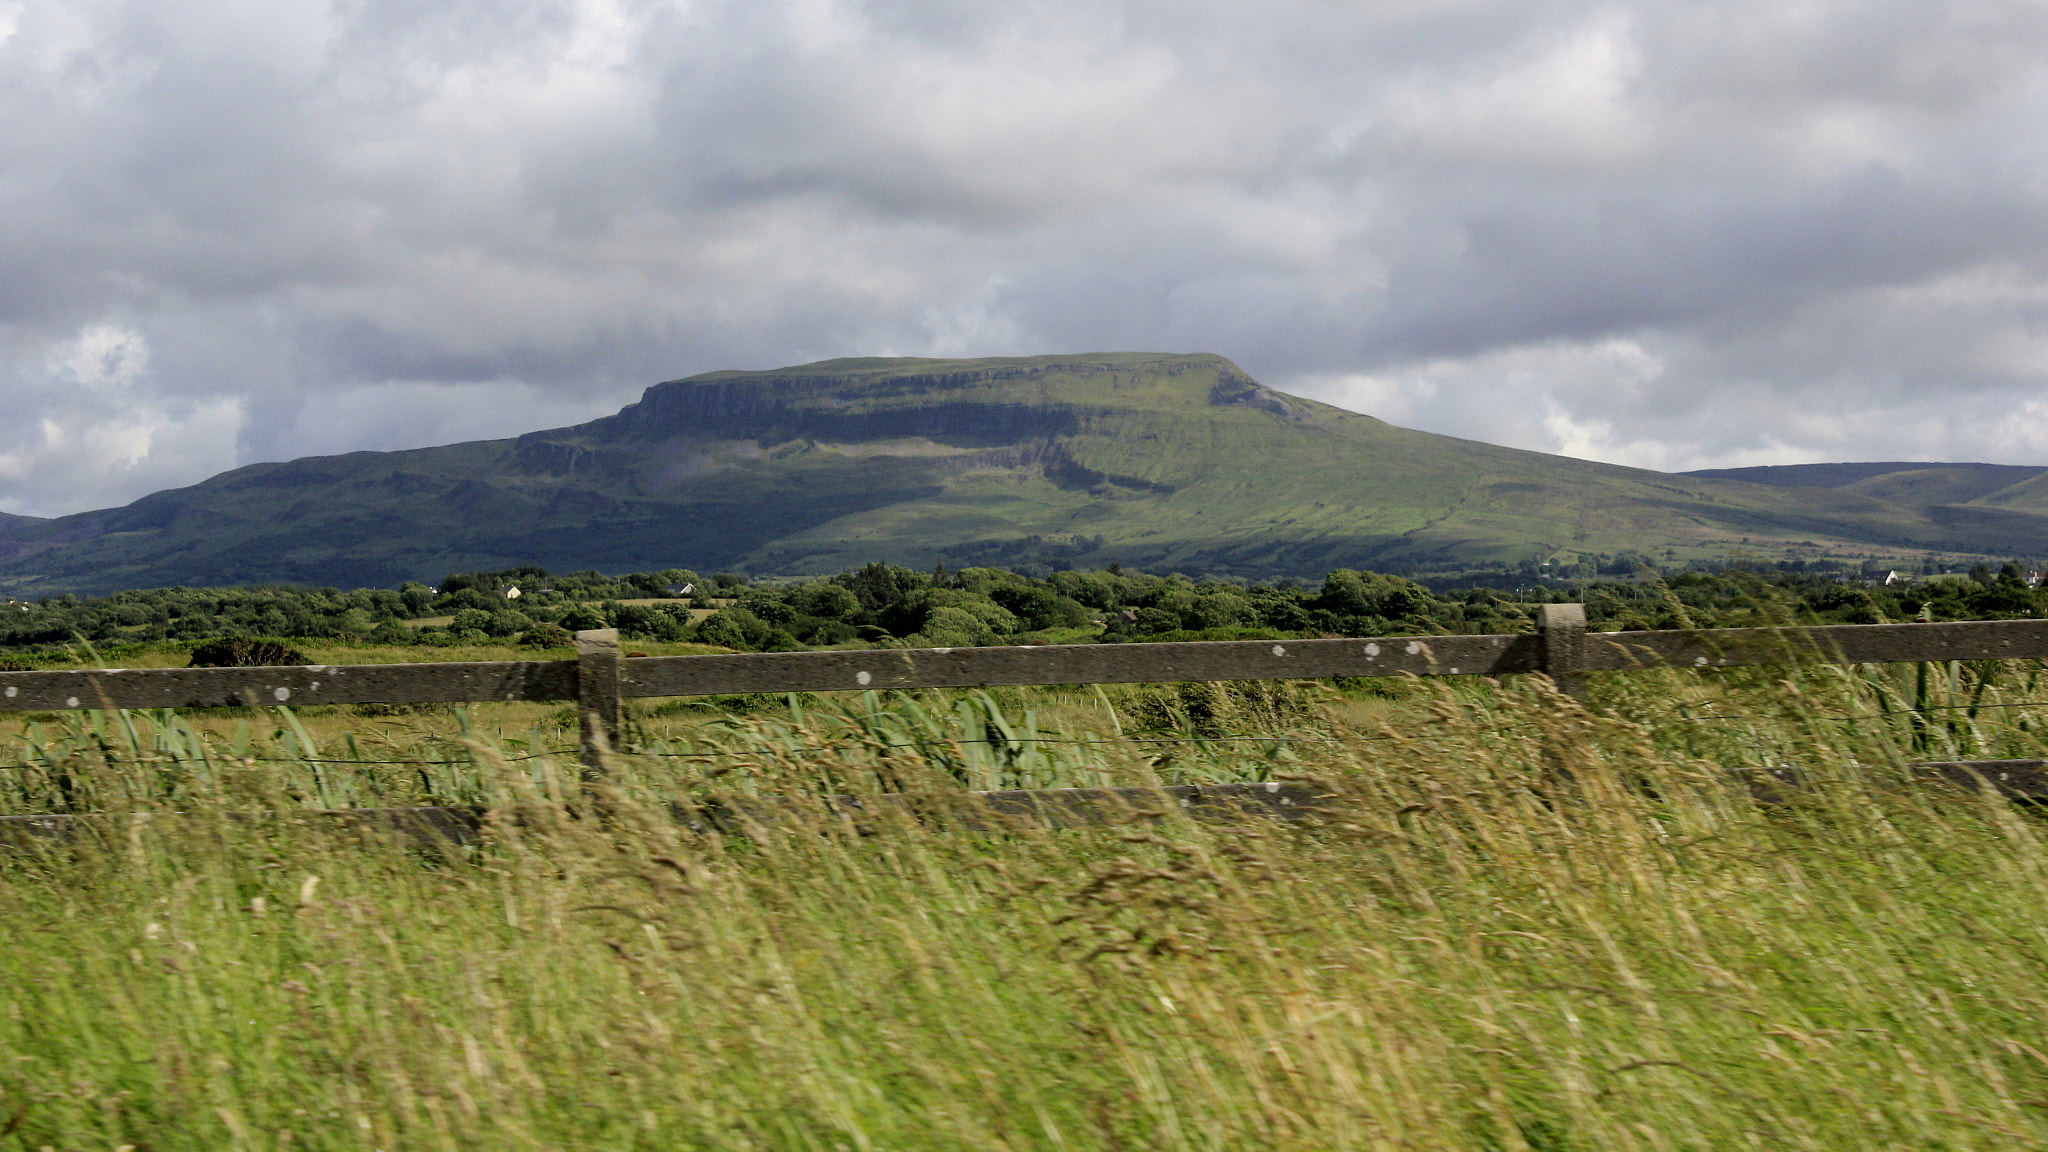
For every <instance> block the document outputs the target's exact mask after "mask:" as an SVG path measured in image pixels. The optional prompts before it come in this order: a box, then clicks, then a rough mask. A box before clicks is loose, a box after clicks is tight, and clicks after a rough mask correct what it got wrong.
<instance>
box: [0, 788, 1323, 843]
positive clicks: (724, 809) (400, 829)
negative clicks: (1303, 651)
mask: <svg viewBox="0 0 2048 1152" xmlns="http://www.w3.org/2000/svg"><path fill="white" fill-rule="evenodd" d="M1329 803H1330V797H1329V796H1327V795H1326V794H1324V793H1322V792H1319V791H1317V790H1316V789H1315V788H1314V787H1312V786H1311V785H1308V784H1304V783H1300V782H1293V781H1289V782H1279V781H1271V782H1259V783H1253V784H1176V785H1171V786H1169V787H1164V788H1047V789H1033V790H1019V791H1008V792H960V793H884V794H877V795H870V796H829V797H824V798H821V799H816V800H811V799H796V798H791V797H781V796H761V797H747V798H737V799H728V800H720V801H712V802H708V803H702V804H681V803H679V804H674V805H671V815H673V816H674V817H675V819H676V821H677V822H678V823H680V824H683V825H684V826H685V827H687V828H689V829H690V830H692V831H695V832H700V833H701V832H721V833H727V834H745V833H746V831H747V830H748V829H749V828H750V827H751V828H773V827H777V826H790V825H793V824H800V823H802V822H803V821H805V820H808V819H815V818H819V817H823V818H828V819H835V820H846V821H849V822H851V823H852V825H853V826H854V829H855V830H856V831H858V832H861V833H864V834H867V833H873V832H877V831H881V830H882V829H883V827H884V825H885V823H886V820H885V819H884V817H886V816H890V815H895V816H902V817H905V818H908V819H910V820H912V821H914V822H916V823H918V824H921V825H924V826H925V827H928V828H931V829H932V830H934V831H954V832H1017V831H1026V830H1031V829H1039V828H1082V827H1088V826H1090V825H1101V824H1122V823H1135V822H1139V821H1145V822H1153V821H1157V820H1160V819H1162V818H1164V817H1165V816H1167V815H1168V814H1170V813H1172V812H1175V811H1178V812H1181V813H1184V814H1186V815H1188V816H1190V817H1193V818H1195V819H1200V820H1230V819H1236V818H1238V817H1241V816H1246V815H1251V816H1261V817H1271V818H1275V819H1281V820H1305V819H1308V818H1310V817H1313V816H1316V815H1318V814H1319V813H1321V812H1323V811H1324V810H1325V807H1326V806H1327V805H1328V804H1329ZM489 816H490V811H489V810H488V809H484V808H476V807H448V808H347V809H342V810H339V811H305V812H273V813H266V814H264V815H263V817H262V818H263V819H266V820H270V819H290V820H313V821H318V822H320V823H323V824H329V825H343V826H353V827H357V828H360V829H362V830H363V831H366V832H370V833H373V834H379V835H389V836H392V837H395V838H396V839H397V840H398V841H399V842H400V843H403V844H406V845H408V846H411V847H417V848H438V847H445V846H448V845H465V844H475V843H478V842H480V841H481V840H482V838H483V830H484V825H485V822H486V819H487V818H489ZM177 818H178V817H176V816H175V815H169V816H166V815H163V814H156V813H151V814H147V815H131V814H120V813H92V814H84V815H75V816H74V815H48V816H0V849H4V848H10V847H11V848H17V849H19V848H26V847H30V846H32V845H37V844H52V843H66V842H71V841H75V840H78V839H80V838H83V837H98V838H100V839H103V840H107V841H109V842H117V841H118V839H119V838H120V837H121V836H123V835H125V834H126V833H127V829H128V826H129V824H130V823H131V822H133V821H135V820H150V821H155V820H161V819H177ZM229 818H230V819H232V820H237V821H244V820H249V819H252V817H246V816H239V815H232V816H230V817H229ZM496 818H497V819H499V820H510V821H513V822H517V821H519V820H520V819H521V818H522V817H521V813H520V811H519V810H518V809H501V810H499V811H498V813H497V816H496Z"/></svg>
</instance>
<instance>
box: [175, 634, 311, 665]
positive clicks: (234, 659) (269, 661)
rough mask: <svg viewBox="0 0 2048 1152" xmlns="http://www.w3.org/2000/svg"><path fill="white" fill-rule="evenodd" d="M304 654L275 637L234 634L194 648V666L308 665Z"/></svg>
mask: <svg viewBox="0 0 2048 1152" xmlns="http://www.w3.org/2000/svg"><path fill="white" fill-rule="evenodd" d="M307 662H308V661H307V660H306V656H305V654H304V653H302V652H300V651H298V650H297V649H294V648H287V647H285V646H284V645H282V644H279V643H278V642H277V641H275V640H252V639H250V638H249V637H246V636H231V637H227V638H225V639H221V640H208V641H207V642H206V643H204V644H201V645H199V646H198V647H197V648H194V649H192V663H191V665H190V666H191V667H193V668H277V667H284V666H286V665H291V664H305V663H307Z"/></svg>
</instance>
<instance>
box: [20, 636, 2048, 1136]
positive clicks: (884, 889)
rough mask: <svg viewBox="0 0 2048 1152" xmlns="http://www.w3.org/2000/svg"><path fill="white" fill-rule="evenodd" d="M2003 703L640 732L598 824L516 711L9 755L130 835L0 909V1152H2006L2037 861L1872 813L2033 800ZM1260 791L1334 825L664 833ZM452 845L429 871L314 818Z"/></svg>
mask: <svg viewBox="0 0 2048 1152" xmlns="http://www.w3.org/2000/svg"><path fill="white" fill-rule="evenodd" d="M2042 678H2043V676H2042V669H2041V668H2040V666H2038V665H2025V664H2018V663H2011V664H2004V665H1986V666H1974V665H1964V666H1953V667H1951V666H1936V667H1931V668H1926V669H1921V668H1915V667H1910V666H1908V667H1901V668H1891V669H1863V670H1858V671H1843V670H1838V669H1831V668H1825V667H1807V668H1782V667H1781V668H1775V669H1771V668H1758V669H1750V670H1745V671H1739V672H1727V673H1718V674H1693V673H1680V672H1649V673H1639V674H1631V675H1627V676H1615V677H1607V678H1601V679H1599V680H1598V682H1597V683H1596V685H1595V687H1594V694H1593V701H1592V708H1591V709H1590V710H1587V709H1583V708H1580V707H1578V706H1575V705H1573V704H1571V703H1569V702H1566V701H1563V700H1561V699H1559V698H1557V697H1555V696H1554V695H1552V694H1551V693H1549V692H1548V691H1547V689H1546V688H1545V686H1544V685H1543V684H1542V683H1540V682H1533V683H1532V682H1510V683H1505V684H1499V685H1494V684H1489V683H1486V682H1483V681H1476V680H1473V681H1456V682H1449V681H1447V682H1442V683H1440V684H1422V683H1416V682H1404V683H1393V684H1388V685H1383V686H1381V687H1379V688H1378V689H1375V690H1372V691H1367V690H1366V689H1365V688H1364V687H1362V686H1356V685H1295V686H1291V687H1288V686H1283V688H1282V690H1280V691H1278V692H1275V691H1271V690H1259V689H1249V688H1244V687H1231V686H1202V687H1194V688H1185V689H1181V688H1157V687H1155V688H1145V687H1130V688H1123V689H1117V690H1114V691H1108V692H1103V693H1100V694H1098V693H1095V692H1092V691H1086V690H1058V691H1055V690H1043V691H1039V690H1033V691H1020V692H1009V693H1002V694H995V695H990V696H976V695H974V694H942V693H924V694H918V695H916V696H902V697H886V696H870V697H859V696H845V697H836V698H829V699H828V698H817V697H813V698H804V699H798V700H795V701H783V702H780V703H779V704H778V703H777V702H774V701H751V702H735V704H736V705H738V706H743V707H744V709H745V710H743V711H741V712H738V713H730V714H721V713H718V712H715V711H711V710H707V709H703V708H677V707H672V706H671V707H667V708H664V707H663V706H662V705H661V704H660V703H659V702H651V701H650V702H641V704H639V705H638V706H637V709H636V710H637V716H636V722H637V724H638V725H639V726H640V730H641V739H642V741H643V746H644V747H645V748H646V749H647V750H648V752H649V753H650V754H648V755H643V756H635V757H627V758H622V759H620V760H618V761H617V762H616V763H614V765H613V766H612V770H611V776H610V777H609V782H608V784H607V785H606V794H605V797H604V799H605V802H606V808H607V811H608V812H609V814H610V819H609V821H608V822H606V823H602V824H600V823H597V822H594V821H591V820H578V819H570V818H567V817H566V816H564V815H563V814H562V811H563V809H562V807H561V805H562V803H563V802H565V801H569V802H573V801H575V800H576V799H577V797H576V791H577V785H576V784H575V779H576V769H575V765H574V763H573V761H572V760H571V759H569V758H567V757H556V756H550V755H548V754H546V753H547V751H548V750H549V749H561V748H564V747H566V744H567V733H566V732H565V731H564V730H563V723H564V722H565V720H566V718H565V717H562V716H559V715H556V714H555V713H554V712H550V711H549V710H547V709H546V708H544V707H541V706H526V707H525V708H524V710H520V709H491V708H479V709H475V710H469V711H462V712H458V711H454V710H448V711H431V710H430V711H421V712H414V713H408V714H398V715H390V714H377V712H376V710H372V709H367V708H362V709H335V710H331V711H326V712H319V713H309V714H304V715H300V714H287V713H284V712H282V711H275V712H273V711H265V712H261V713H253V712H243V713H235V712H220V713H205V714H198V715H192V716H173V715H162V714H153V715H141V714H134V715H128V716H121V715H106V716H93V715H83V716H73V717H31V718H29V719H27V720H26V721H23V720H21V719H20V718H17V719H16V720H15V721H14V722H11V723H10V724H9V725H8V726H7V727H5V728H0V748H5V749H6V756H5V757H4V760H0V762H4V763H5V764H7V765H10V766H11V767H10V768H9V769H8V771H9V781H10V785H11V791H10V792H9V793H8V794H7V796H6V797H5V798H4V800H0V805H4V807H5V809H6V810H8V811H14V812H20V811H28V810H45V811H46V810H49V808H50V807H51V805H52V804H53V803H70V804H71V805H73V806H74V807H77V808H81V809H90V810H97V811H105V812H112V813H119V814H135V815H121V816H118V817H116V818H113V819H110V820H108V821H106V822H104V823H103V824H101V825H100V826H99V827H100V834H99V835H97V836H96V837H92V838H88V839H87V840H85V841H82V842H78V843H74V844H72V845H69V846H64V847H57V848H45V849H42V850H30V851H14V852H10V853H7V854H6V855H5V856H4V857H0V870H4V872H5V874H6V882H5V884H4V885H0V931H4V932H5V933H6V935H7V939H8V940H9V942H10V946H9V947H8V949H7V950H6V952H5V954H4V959H0V968H4V972H5V975H4V979H0V1000H4V1009H5V1010H4V1012H0V1148H22V1149H40V1148H51V1149H87V1148H92V1149H101V1148H122V1147H127V1148H131V1149H138V1150H139V1149H156V1150H170V1149H207V1150H214V1149H265V1150H270V1149H285V1148H294V1149H295V1148H334V1149H365V1150H367V1149H385V1150H393V1149H415V1148H423V1149H468V1148H479V1149H481V1148H489V1149H500V1148H505V1149H514V1148H532V1149H550V1150H554V1149H649V1150H654V1149H660V1150H671V1149H681V1148H704V1149H806V1150H808V1149H838V1148H847V1149H888V1150H895V1149H1024V1148H1032V1149H1041V1148H1042V1149H1103V1150H1112V1149H1140V1148H1143V1149H1155V1148H1158V1149H1184V1148H1185V1149H1215V1150H1224V1149H1245V1148H1276V1149H1303V1150H1309V1149H1316V1150H1320V1149H1338V1148H1346V1149H1348V1148H1361V1149H1366V1148H1370V1149H1393V1148H1444V1149H1488V1150H1491V1149H1532V1150H1555V1149H1601V1150H1606V1149H1644V1150H1664V1149H1728V1148H1767V1149H1779V1148H1807V1149H1827V1150H1835V1149H1855V1148H1872V1149H1876V1148H1888V1149H1889V1148H1914V1149H1934V1148H1939V1149H2006V1148H2020V1147H2034V1146H2038V1145H2039V1144H2041V1143H2042V1142H2043V1141H2044V1139H2048V1044H2044V1040H2043V1032H2044V1028H2043V1025H2044V1016H2048V1000H2044V998H2043V996H2042V994H2041V988H2042V987H2043V986H2044V983H2048V936H2044V926H2048V922H2044V915H2043V913H2042V909H2043V908H2044V907H2048V846H2044V844H2043V840H2042V834H2043V832H2044V828H2043V826H2042V824H2041V823H2040V822H2039V820H2038V818H2037V817H2036V816H2034V815H2032V814H2030V813H2028V812H2025V811H2020V810H2016V809H2014V808H2012V807H2010V806H2008V805H2007V804H2005V803H2004V802H2002V801H1999V800H1995V799H1988V798H1980V797H1976V796H1972V795H1968V794H1964V793H1962V792H1959V791H1956V790H1954V789H1951V788H1946V787H1937V786H1933V785H1927V784H1919V783H1914V782H1913V781H1912V780H1911V778H1910V776H1909V774H1908V773H1907V772H1906V771H1905V770H1904V768H1903V765H1904V764H1905V763H1906V762H1907V761H1909V760H1912V759H1920V758H1947V757H1952V756H1968V757H1984V756H2016V755H2034V756H2040V755H2043V754H2044V743H2048V741H2044V740H2043V738H2042V735H2041V733H2042V727H2041V725H2042V723H2043V722H2044V721H2048V711H2044V710H2043V708H2042V707H2041V706H2040V705H2038V704H2036V703H2032V702H2036V701H2039V700H2041V699H2042V697H2043V685H2042V684H2041V683H2040V681H2041V680H2042ZM2008 705H2021V706H2017V707H2011V706H2008ZM558 711H559V710H558ZM1027 714H1028V716H1027ZM1003 729H1007V730H1008V731H1007V732H1005V731H1003ZM1147 732H1149V733H1150V734H1151V735H1153V736H1155V737H1169V738H1174V739H1179V740H1183V741H1186V742H1184V743H1171V744H1167V743H1159V744H1149V745H1147V744H1133V743H1128V742H1118V741H1117V739H1116V738H1117V737H1118V736H1119V735H1122V736H1124V737H1131V736H1136V735H1141V734H1144V733H1147ZM1231 735H1236V736H1247V735H1266V736H1293V737H1305V738H1307V739H1295V740H1289V741H1267V742H1265V743H1264V744H1258V743H1255V742H1248V741H1237V742H1233V741H1228V740H1223V739H1221V737H1224V736H1231ZM1084 739H1085V740H1106V741H1109V742H1107V743H1091V744H1078V743H1073V744H1069V743H1053V741H1058V740H1076V741H1078V740H1084ZM351 741H353V743H351ZM977 742H978V743H977ZM906 744H908V745H913V746H912V747H901V746H900V745H906ZM976 749H978V750H979V751H978V752H977V751H975V750H976ZM517 757H530V758H525V759H520V758H517ZM336 758H345V759H363V760H382V761H398V762H400V763H398V764H395V765H387V766H384V767H379V768H376V769H374V770H371V769H358V770H356V771H353V772H350V771H342V772H339V773H337V772H336V771H335V768H336V766H335V765H332V764H322V763H316V761H322V760H331V759H336ZM447 761H453V762H454V763H452V764H450V763H445V762H447ZM1788 764H1789V765H1798V766H1801V767H1802V768H1803V769H1805V770H1806V771H1807V772H1808V773H1809V774H1810V777H1811V784H1810V786H1809V787H1808V788H1807V789H1806V790H1804V791H1803V792H1802V793H1800V794H1799V795H1797V796H1796V797H1793V798H1791V799H1790V800H1789V801H1788V802H1785V803H1780V804H1762V803H1759V802H1757V801H1755V800H1753V799H1752V798H1751V797H1750V795H1749V793H1748V792H1747V791H1746V790H1745V789H1744V788H1742V787H1740V786H1739V785H1734V784H1731V781H1730V777H1731V772H1732V771H1733V770H1737V769H1742V768H1754V767H1764V766H1774V765H1788ZM380 773H382V774H383V775H380ZM1006 773H1007V774H1008V775H1005V774H1006ZM1270 775H1287V776H1290V777H1310V778H1314V779H1316V780H1319V781H1321V782H1323V784H1324V785H1325V786H1326V787H1327V789H1328V791H1329V793H1330V794H1331V796H1332V798H1333V804H1334V805H1335V806H1336V808H1337V814H1336V815H1335V816H1334V817H1333V818H1332V819H1330V820H1329V821H1327V822H1325V823H1321V824H1318V825H1316V826H1312V827H1292V826H1285V825H1279V824H1274V823H1268V822H1260V821H1256V820H1248V821H1246V822H1243V823H1236V824H1226V825H1203V824H1193V823H1185V822H1179V821H1176V820H1172V819H1169V820H1167V821H1166V822H1164V823H1159V824H1152V823H1148V822H1142V821H1134V822H1133V823H1131V824H1129V825H1126V826H1113V827H1107V828H1101V829H1093V830H1077V831H1067V832H1059V833H1016V834H1006V835H980V836H975V835H943V834H937V833H934V832H931V831H928V830H923V829H920V828H917V827H914V826H908V825H897V826H892V827H887V828H885V829H884V830H883V831H882V833H881V834H878V835H873V836H866V837H862V836H856V835H851V834H849V832H848V830H847V829H846V828H845V827H844V826H842V825H837V824H834V823H832V822H830V821H827V820H824V819H818V820H816V821H813V822H811V823H809V824H799V825H795V826H791V827H788V828H785V829H782V830H781V831H780V832H777V833H771V834H762V835H759V836H757V837H756V838H754V839H740V838H717V837H709V838H705V837H696V836H692V835H688V834H685V833H682V832H681V831H679V830H678V828H677V827H676V826H675V825H674V824H672V823H671V822H670V821H669V820H668V819H667V818H666V817H665V816H664V815H662V814H661V811H660V809H659V808H658V806H659V805H660V804H662V803H663V802H665V801H669V800H673V799H677V798H682V797H689V796H713V795H718V794H721V793H730V792H735V791H739V792H775V793H780V794H786V795H798V796H801V795H806V794H814V793H816V792H818V791H820V790H837V789H841V788H849V787H853V788H862V789H873V788H877V787H883V786H895V787H908V788H912V789H916V790H927V791H930V790H945V789H957V788H959V787H961V786H963V785H974V784H989V783H1012V782H1019V781H1023V782H1029V783H1037V784H1043V785H1055V784H1077V783H1098V782H1137V781H1143V780H1148V779H1149V780H1171V779H1204V778H1206V779H1222V778H1233V777H1235V778H1246V777H1259V776H1270ZM322 789H326V791H325V792H324V793H323V791H322ZM465 797H470V798H476V799H482V800H486V801H488V802H490V803H492V804H494V805H495V806H496V810H497V812H498V813H500V817H499V818H497V819H496V820H494V822H493V824H492V825H491V834H490V836H489V839H488V842H487V843H486V844H485V845H484V846H482V847H480V848H477V849H471V850H453V851H450V852H448V853H443V854H435V853H428V852H421V851H418V850H407V849H404V848H400V847H396V846H392V845H389V844H384V843H380V842H377V841H375V840H366V839H364V838H363V837H361V836H360V835H357V834H354V833H350V832H348V831H346V830H344V829H341V828H338V827H336V826H334V825H331V824H328V823H325V822H324V821H323V820H322V818H320V817H318V816H315V815H313V814H312V813H311V811H310V810H311V809H314V808H318V807H321V806H331V805H335V804H340V803H357V802H375V801H387V802H414V801H417V800H421V799H437V800H444V801H445V800H454V799H462V798H465ZM174 812H175V813H183V814H182V815H172V813H174ZM227 813H236V814H237V815H235V816H234V817H233V818H228V817H227V816H226V815H225V814H227ZM264 813H269V815H264ZM513 813H517V814H518V815H519V817H520V819H518V820H513V819H509V818H506V817H509V816H510V815H511V814H513ZM142 814H153V815H142Z"/></svg>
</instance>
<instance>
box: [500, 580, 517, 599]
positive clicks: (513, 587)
mask: <svg viewBox="0 0 2048 1152" xmlns="http://www.w3.org/2000/svg"><path fill="white" fill-rule="evenodd" d="M498 599H500V600H517V599H519V585H517V584H507V585H505V586H504V587H503V588H500V589H498Z"/></svg>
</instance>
